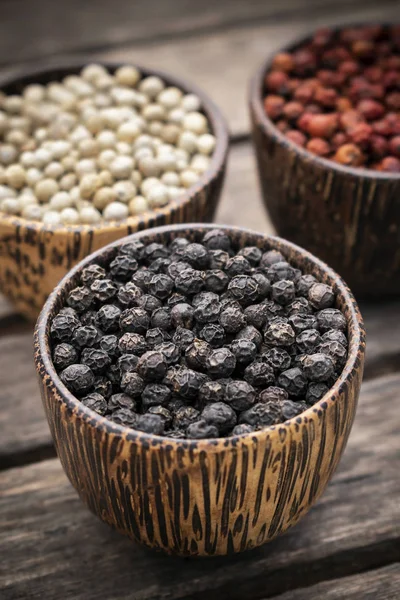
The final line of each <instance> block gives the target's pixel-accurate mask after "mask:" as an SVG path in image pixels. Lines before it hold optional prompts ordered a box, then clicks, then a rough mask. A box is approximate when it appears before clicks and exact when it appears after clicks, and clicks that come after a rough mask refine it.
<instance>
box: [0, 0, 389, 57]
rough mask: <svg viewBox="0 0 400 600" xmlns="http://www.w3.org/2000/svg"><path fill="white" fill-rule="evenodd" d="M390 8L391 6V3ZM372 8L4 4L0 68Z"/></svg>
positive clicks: (307, 3) (278, 0)
mask: <svg viewBox="0 0 400 600" xmlns="http://www.w3.org/2000/svg"><path fill="white" fill-rule="evenodd" d="M392 4H394V3H393V2H392ZM368 5H370V6H372V5H373V2H372V0H364V2H362V1H361V0H336V2H334V1H332V0H329V2H321V1H320V0H270V1H269V2H262V1H260V0H250V1H249V2H247V3H246V4H243V3H242V2H240V1H239V0H230V1H229V8H228V9H227V7H226V4H225V3H215V2H212V0H203V2H202V3H201V4H199V3H194V2H185V0H174V2H158V1H157V0H147V1H144V0H138V1H136V2H125V0H115V1H114V2H113V3H105V2H101V3H99V2H97V1H96V0H86V1H85V2H84V3H82V2H80V1H79V0H70V1H69V2H68V4H67V5H64V4H62V3H55V2H52V1H51V0H35V2H30V1H29V0H19V1H18V2H15V1H14V0H5V1H3V2H2V15H1V16H2V19H1V21H0V59H1V62H2V63H3V64H9V63H10V62H11V63H15V62H16V61H21V60H38V59H43V58H44V57H48V56H51V55H55V54H57V53H58V54H60V53H66V52H76V51H79V50H84V51H87V50H90V49H97V48H99V47H112V46H120V45H121V44H123V43H127V42H136V43H141V44H146V43H148V42H149V41H152V40H154V38H158V39H159V38H162V37H164V38H174V37H176V36H187V35H193V34H195V33H198V34H199V35H201V34H202V33H203V32H207V31H209V30H212V29H220V28H224V27H227V26H235V25H239V26H242V25H243V24H244V23H254V22H259V21H260V20H263V19H269V20H274V21H276V20H279V19H282V18H288V17H289V18H290V19H296V18H299V17H300V18H302V17H303V18H304V12H305V11H310V13H312V14H314V15H315V14H319V15H320V16H323V15H325V14H326V13H327V12H329V10H330V11H338V9H339V8H340V10H341V11H346V10H349V9H350V8H351V9H354V7H363V6H364V7H365V6H368Z"/></svg>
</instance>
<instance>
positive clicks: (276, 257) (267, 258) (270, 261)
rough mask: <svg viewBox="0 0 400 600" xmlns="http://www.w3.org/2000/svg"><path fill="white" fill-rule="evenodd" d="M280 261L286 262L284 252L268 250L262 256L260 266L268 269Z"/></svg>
mask: <svg viewBox="0 0 400 600" xmlns="http://www.w3.org/2000/svg"><path fill="white" fill-rule="evenodd" d="M280 262H285V257H284V256H283V254H281V253H280V252H278V251H277V250H268V251H267V252H264V254H263V255H262V257H261V260H260V267H263V269H268V268H269V267H271V266H272V265H274V264H276V263H280Z"/></svg>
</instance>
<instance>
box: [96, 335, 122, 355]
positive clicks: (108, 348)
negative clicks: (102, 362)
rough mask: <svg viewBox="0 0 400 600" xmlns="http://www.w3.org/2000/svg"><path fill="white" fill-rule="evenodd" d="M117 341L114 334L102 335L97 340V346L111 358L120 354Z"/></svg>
mask: <svg viewBox="0 0 400 600" xmlns="http://www.w3.org/2000/svg"><path fill="white" fill-rule="evenodd" d="M118 342H119V340H118V337H117V336H116V335H112V334H110V335H103V336H102V337H101V338H100V340H99V348H101V350H104V351H105V352H107V354H108V355H109V356H111V357H112V358H115V357H117V356H119V355H120V350H119V347H118Z"/></svg>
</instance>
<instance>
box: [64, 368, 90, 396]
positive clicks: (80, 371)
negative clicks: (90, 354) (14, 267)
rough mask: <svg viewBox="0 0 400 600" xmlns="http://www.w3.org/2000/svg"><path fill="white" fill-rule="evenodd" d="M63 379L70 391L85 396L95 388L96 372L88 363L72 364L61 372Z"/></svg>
mask: <svg viewBox="0 0 400 600" xmlns="http://www.w3.org/2000/svg"><path fill="white" fill-rule="evenodd" d="M60 378H61V381H62V382H63V384H64V385H65V386H66V387H67V388H68V389H69V391H70V392H72V393H73V394H76V395H77V396H83V395H84V394H86V393H87V392H90V390H91V389H92V388H93V384H94V374H93V371H92V370H91V369H90V368H89V367H88V366H87V365H80V364H76V365H70V366H69V367H67V368H66V369H64V370H63V371H62V372H61V375H60Z"/></svg>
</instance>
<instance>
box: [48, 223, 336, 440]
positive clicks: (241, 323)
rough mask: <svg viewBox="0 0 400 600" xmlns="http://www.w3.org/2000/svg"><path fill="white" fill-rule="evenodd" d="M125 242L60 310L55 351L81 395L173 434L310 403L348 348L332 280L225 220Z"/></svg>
mask: <svg viewBox="0 0 400 600" xmlns="http://www.w3.org/2000/svg"><path fill="white" fill-rule="evenodd" d="M198 239H199V242H200V243H196V242H194V243H192V242H190V241H189V240H188V239H186V238H184V237H178V238H176V239H174V240H173V241H172V242H171V243H170V244H169V246H165V245H163V244H159V243H151V244H148V245H143V244H142V242H140V241H138V240H137V241H132V242H129V243H126V244H125V245H122V246H121V247H120V248H119V250H118V253H117V254H116V256H115V258H114V259H113V260H112V261H111V262H110V263H109V264H108V265H103V266H100V265H98V264H92V265H90V266H88V267H86V268H85V269H84V270H83V271H82V274H81V281H80V285H79V286H78V287H76V288H75V289H73V290H72V291H71V292H70V293H69V295H68V297H67V305H68V307H65V308H63V309H62V310H61V311H60V312H59V313H58V315H57V316H56V317H55V318H54V319H53V321H52V323H51V328H50V336H51V342H52V348H53V350H52V351H53V363H54V365H55V368H56V369H57V371H58V372H59V373H60V377H61V380H62V381H63V383H64V384H65V385H66V387H67V388H68V389H69V390H70V391H71V392H72V393H73V394H75V395H76V396H77V397H78V398H81V399H82V402H83V404H84V405H85V406H87V407H89V408H91V409H93V410H95V411H96V412H98V413H99V414H100V415H103V416H107V417H108V418H109V419H111V420H113V421H114V422H116V423H119V424H122V425H126V426H129V427H132V428H134V429H138V430H141V431H146V432H148V433H155V434H163V435H166V436H168V437H176V438H185V437H187V438H215V437H219V436H222V437H223V436H229V435H236V434H240V433H248V432H251V431H255V430H258V429H262V428H263V427H266V426H268V425H274V424H277V423H280V422H283V421H285V420H287V419H289V418H291V417H294V416H296V415H298V414H300V413H301V412H302V411H304V410H305V409H306V408H307V407H308V406H310V405H312V404H314V403H315V402H316V401H318V400H319V399H320V398H322V396H323V395H324V394H325V393H326V392H327V391H328V390H329V387H330V386H332V384H333V383H334V382H335V381H336V379H337V378H338V376H339V374H340V372H341V370H342V368H343V366H344V363H345V361H346V356H347V338H346V330H347V325H346V319H345V317H344V316H343V314H342V313H341V312H340V310H338V309H336V308H333V306H334V304H335V294H334V292H333V290H332V288H331V287H330V286H329V285H325V284H323V283H319V282H317V281H316V279H315V278H314V277H313V275H309V274H306V275H302V273H301V272H300V271H299V270H298V269H295V268H293V267H292V266H291V265H290V264H288V263H287V262H286V261H285V259H284V257H283V256H282V254H280V253H279V252H277V251H276V250H268V249H267V248H264V250H260V249H259V248H257V247H255V246H248V247H245V248H241V249H238V248H235V247H234V244H233V243H232V240H231V239H230V237H229V236H228V235H227V234H226V233H225V232H224V231H223V230H218V229H215V230H211V231H209V232H208V233H206V234H205V235H204V237H203V238H198Z"/></svg>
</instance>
